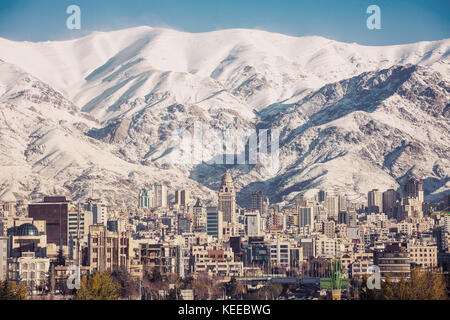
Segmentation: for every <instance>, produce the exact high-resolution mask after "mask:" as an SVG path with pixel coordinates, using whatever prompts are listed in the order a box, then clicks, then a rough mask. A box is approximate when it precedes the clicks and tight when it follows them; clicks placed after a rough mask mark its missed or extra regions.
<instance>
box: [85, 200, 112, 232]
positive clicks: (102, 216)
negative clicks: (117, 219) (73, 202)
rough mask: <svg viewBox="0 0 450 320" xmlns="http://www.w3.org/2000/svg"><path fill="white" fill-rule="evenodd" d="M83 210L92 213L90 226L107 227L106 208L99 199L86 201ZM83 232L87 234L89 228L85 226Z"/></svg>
mask: <svg viewBox="0 0 450 320" xmlns="http://www.w3.org/2000/svg"><path fill="white" fill-rule="evenodd" d="M83 209H84V210H85V211H89V212H92V224H102V225H104V226H107V225H108V207H107V206H106V205H105V204H103V203H102V201H101V200H100V199H88V202H87V203H86V204H84V206H83ZM85 230H86V233H87V231H88V230H89V227H88V226H87V227H86V228H85Z"/></svg>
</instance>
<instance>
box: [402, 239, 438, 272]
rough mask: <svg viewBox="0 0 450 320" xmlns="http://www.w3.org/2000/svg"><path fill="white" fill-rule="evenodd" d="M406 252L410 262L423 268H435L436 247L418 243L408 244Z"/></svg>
mask: <svg viewBox="0 0 450 320" xmlns="http://www.w3.org/2000/svg"><path fill="white" fill-rule="evenodd" d="M408 252H409V256H410V258H411V262H413V263H415V264H417V265H419V266H421V267H423V268H425V269H432V268H435V267H437V246H436V245H425V244H420V243H417V244H415V243H408Z"/></svg>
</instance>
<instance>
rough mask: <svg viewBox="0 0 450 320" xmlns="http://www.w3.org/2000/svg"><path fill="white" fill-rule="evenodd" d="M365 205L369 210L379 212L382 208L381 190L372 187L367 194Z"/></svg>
mask: <svg viewBox="0 0 450 320" xmlns="http://www.w3.org/2000/svg"><path fill="white" fill-rule="evenodd" d="M367 207H368V209H369V212H374V213H380V212H381V211H382V210H383V197H382V193H381V191H379V190H378V189H373V190H371V191H369V193H368V194H367Z"/></svg>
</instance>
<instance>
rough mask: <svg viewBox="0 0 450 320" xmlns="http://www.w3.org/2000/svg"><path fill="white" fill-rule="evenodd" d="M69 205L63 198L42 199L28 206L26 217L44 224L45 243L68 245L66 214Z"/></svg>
mask: <svg viewBox="0 0 450 320" xmlns="http://www.w3.org/2000/svg"><path fill="white" fill-rule="evenodd" d="M71 205H72V204H71V202H70V201H69V200H67V199H66V198H65V197H44V201H43V202H41V203H33V204H30V205H29V206H28V217H30V218H33V219H34V220H43V221H45V222H46V232H47V243H52V244H55V245H56V246H60V245H63V246H67V245H68V243H69V224H68V220H69V219H68V214H69V206H71Z"/></svg>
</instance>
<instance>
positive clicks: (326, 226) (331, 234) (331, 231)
mask: <svg viewBox="0 0 450 320" xmlns="http://www.w3.org/2000/svg"><path fill="white" fill-rule="evenodd" d="M323 234H324V235H326V236H327V237H328V238H330V239H333V238H335V234H336V224H335V222H334V221H333V220H328V221H324V222H323Z"/></svg>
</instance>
